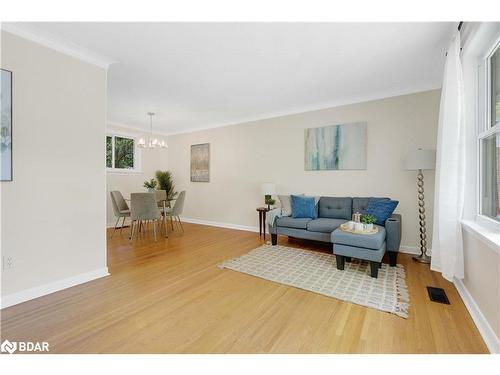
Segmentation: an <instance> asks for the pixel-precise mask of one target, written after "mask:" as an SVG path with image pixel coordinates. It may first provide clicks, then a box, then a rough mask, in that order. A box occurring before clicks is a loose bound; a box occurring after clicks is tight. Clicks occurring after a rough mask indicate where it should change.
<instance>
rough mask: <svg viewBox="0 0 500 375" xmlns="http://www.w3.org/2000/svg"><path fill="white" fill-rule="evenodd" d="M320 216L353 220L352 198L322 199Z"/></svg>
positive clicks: (320, 200) (320, 201)
mask: <svg viewBox="0 0 500 375" xmlns="http://www.w3.org/2000/svg"><path fill="white" fill-rule="evenodd" d="M318 216H319V217H323V218H328V219H344V220H351V216H352V198H350V197H345V198H335V197H321V198H320V199H319V215H318Z"/></svg>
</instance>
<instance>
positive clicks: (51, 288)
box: [0, 267, 109, 309]
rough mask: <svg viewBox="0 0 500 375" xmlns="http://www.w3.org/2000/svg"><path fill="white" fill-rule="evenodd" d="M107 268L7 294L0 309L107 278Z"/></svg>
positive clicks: (1, 302)
mask: <svg viewBox="0 0 500 375" xmlns="http://www.w3.org/2000/svg"><path fill="white" fill-rule="evenodd" d="M108 275H109V272H108V267H104V268H99V269H97V270H94V271H90V272H85V273H81V274H79V275H76V276H71V277H68V278H66V279H62V280H58V281H54V282H52V283H48V284H44V285H40V286H37V287H34V288H30V289H25V290H22V291H20V292H17V293H12V294H8V295H6V296H5V297H2V298H1V301H0V308H2V309H4V308H6V307H9V306H13V305H17V304H19V303H22V302H26V301H29V300H31V299H35V298H38V297H42V296H45V295H47V294H51V293H54V292H58V291H60V290H63V289H66V288H70V287H72V286H75V285H78V284H83V283H86V282H89V281H92V280H95V279H99V278H101V277H104V276H108Z"/></svg>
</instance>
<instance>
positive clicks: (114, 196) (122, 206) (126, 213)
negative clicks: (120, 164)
mask: <svg viewBox="0 0 500 375" xmlns="http://www.w3.org/2000/svg"><path fill="white" fill-rule="evenodd" d="M109 195H111V204H112V205H113V212H114V213H115V216H116V223H115V228H114V229H113V234H112V235H111V238H113V236H114V235H115V231H116V227H117V225H118V222H119V221H120V218H123V221H122V225H121V227H120V234H121V233H122V229H123V226H124V225H125V218H127V217H130V208H129V207H128V204H127V202H125V199H123V195H122V193H121V192H119V191H118V190H113V191H110V192H109Z"/></svg>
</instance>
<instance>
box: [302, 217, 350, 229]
mask: <svg viewBox="0 0 500 375" xmlns="http://www.w3.org/2000/svg"><path fill="white" fill-rule="evenodd" d="M345 222H347V220H345V219H327V218H319V219H316V220H311V221H310V222H308V223H307V230H308V231H311V232H323V233H332V232H333V231H334V230H335V229H337V228H338V227H339V226H340V224H343V223H345Z"/></svg>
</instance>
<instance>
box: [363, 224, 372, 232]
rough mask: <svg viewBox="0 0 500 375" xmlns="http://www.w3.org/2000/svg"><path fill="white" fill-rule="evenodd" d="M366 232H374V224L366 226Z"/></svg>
mask: <svg viewBox="0 0 500 375" xmlns="http://www.w3.org/2000/svg"><path fill="white" fill-rule="evenodd" d="M365 230H367V231H372V230H373V224H365Z"/></svg>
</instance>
